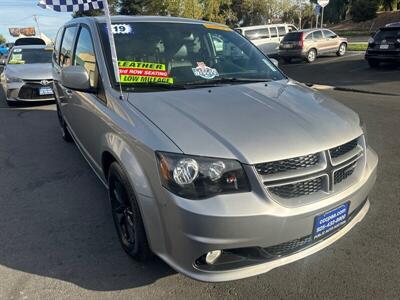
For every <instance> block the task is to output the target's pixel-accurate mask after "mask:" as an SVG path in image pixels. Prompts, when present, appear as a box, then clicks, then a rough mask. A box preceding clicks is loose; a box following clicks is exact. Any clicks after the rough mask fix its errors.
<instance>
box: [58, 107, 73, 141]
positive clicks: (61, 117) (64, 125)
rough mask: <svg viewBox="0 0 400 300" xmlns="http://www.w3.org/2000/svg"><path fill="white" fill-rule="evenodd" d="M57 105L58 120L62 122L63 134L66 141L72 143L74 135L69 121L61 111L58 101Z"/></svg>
mask: <svg viewBox="0 0 400 300" xmlns="http://www.w3.org/2000/svg"><path fill="white" fill-rule="evenodd" d="M56 107H57V116H58V122H59V123H60V129H61V136H62V138H63V139H64V141H66V142H68V143H70V142H72V136H71V134H70V133H69V131H68V128H67V123H65V120H64V117H63V115H62V113H61V110H60V107H59V106H58V103H57V105H56Z"/></svg>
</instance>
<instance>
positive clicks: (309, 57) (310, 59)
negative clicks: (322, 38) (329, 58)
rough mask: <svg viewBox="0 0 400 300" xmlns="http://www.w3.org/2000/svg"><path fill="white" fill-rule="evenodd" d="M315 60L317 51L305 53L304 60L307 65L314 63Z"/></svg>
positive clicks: (312, 50) (311, 50)
mask: <svg viewBox="0 0 400 300" xmlns="http://www.w3.org/2000/svg"><path fill="white" fill-rule="evenodd" d="M316 59H317V50H315V49H310V50H309V51H308V53H307V56H306V60H307V62H309V63H312V62H314V61H315V60H316Z"/></svg>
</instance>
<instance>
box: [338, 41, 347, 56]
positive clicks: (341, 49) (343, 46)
mask: <svg viewBox="0 0 400 300" xmlns="http://www.w3.org/2000/svg"><path fill="white" fill-rule="evenodd" d="M346 51H347V44H346V43H341V44H340V46H339V49H338V51H337V52H336V55H337V56H343V55H345V54H346Z"/></svg>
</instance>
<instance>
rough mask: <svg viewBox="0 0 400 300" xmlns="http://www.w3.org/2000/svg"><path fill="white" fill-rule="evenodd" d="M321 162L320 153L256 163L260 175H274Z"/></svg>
mask: <svg viewBox="0 0 400 300" xmlns="http://www.w3.org/2000/svg"><path fill="white" fill-rule="evenodd" d="M318 163H319V155H318V153H314V154H309V155H304V156H299V157H295V158H289V159H284V160H278V161H273V162H268V163H261V164H257V165H255V167H256V170H257V172H258V174H260V175H273V174H276V173H281V172H286V171H291V170H299V169H305V168H309V167H313V166H316V165H317V164H318Z"/></svg>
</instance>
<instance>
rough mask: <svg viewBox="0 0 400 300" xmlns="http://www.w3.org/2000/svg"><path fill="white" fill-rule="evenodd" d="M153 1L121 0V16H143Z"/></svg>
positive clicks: (119, 2)
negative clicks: (149, 3) (147, 6)
mask: <svg viewBox="0 0 400 300" xmlns="http://www.w3.org/2000/svg"><path fill="white" fill-rule="evenodd" d="M150 1H151V0H119V1H118V6H119V13H120V14H121V15H143V14H145V12H146V9H145V8H146V5H147V3H148V2H150Z"/></svg>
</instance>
